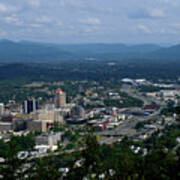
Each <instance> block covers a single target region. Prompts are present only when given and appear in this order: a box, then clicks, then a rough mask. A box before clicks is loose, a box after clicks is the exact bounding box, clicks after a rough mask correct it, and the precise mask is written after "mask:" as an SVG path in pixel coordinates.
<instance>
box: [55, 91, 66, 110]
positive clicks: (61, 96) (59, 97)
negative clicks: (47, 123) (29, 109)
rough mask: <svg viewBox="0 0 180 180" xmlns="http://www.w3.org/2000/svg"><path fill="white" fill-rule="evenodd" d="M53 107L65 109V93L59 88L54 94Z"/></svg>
mask: <svg viewBox="0 0 180 180" xmlns="http://www.w3.org/2000/svg"><path fill="white" fill-rule="evenodd" d="M55 107H56V108H63V107H66V93H65V92H63V91H62V89H61V88H58V89H57V90H56V93H55Z"/></svg>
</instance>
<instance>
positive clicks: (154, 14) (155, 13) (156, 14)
mask: <svg viewBox="0 0 180 180" xmlns="http://www.w3.org/2000/svg"><path fill="white" fill-rule="evenodd" d="M149 15H150V16H151V17H154V18H155V17H160V18H161V17H165V13H164V11H163V10H162V9H150V10H149Z"/></svg>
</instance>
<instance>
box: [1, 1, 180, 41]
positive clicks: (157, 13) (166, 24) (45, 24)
mask: <svg viewBox="0 0 180 180" xmlns="http://www.w3.org/2000/svg"><path fill="white" fill-rule="evenodd" d="M179 9H180V0H0V39H10V40H15V41H19V40H28V41H40V42H53V43H97V42H102V43H103V42H104V43H132V44H133V43H136V44H137V43H165V44H166V43H167V44H169V43H170V44H176V43H180V10H179Z"/></svg>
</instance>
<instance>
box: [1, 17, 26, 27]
mask: <svg viewBox="0 0 180 180" xmlns="http://www.w3.org/2000/svg"><path fill="white" fill-rule="evenodd" d="M4 22H5V23H7V24H14V25H16V26H21V25H23V21H21V20H20V19H19V18H18V17H17V16H16V15H12V16H7V17H5V18H4Z"/></svg>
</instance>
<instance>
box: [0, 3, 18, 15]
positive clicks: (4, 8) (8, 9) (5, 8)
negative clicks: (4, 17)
mask: <svg viewBox="0 0 180 180" xmlns="http://www.w3.org/2000/svg"><path fill="white" fill-rule="evenodd" d="M18 10H19V7H15V6H10V5H5V4H3V3H0V13H13V12H17V11H18Z"/></svg>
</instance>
